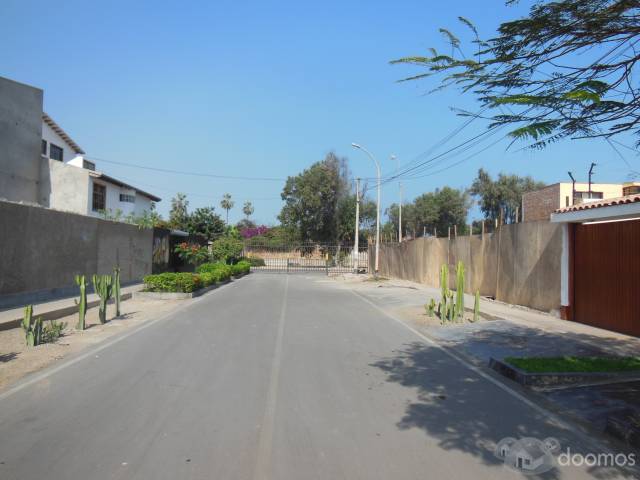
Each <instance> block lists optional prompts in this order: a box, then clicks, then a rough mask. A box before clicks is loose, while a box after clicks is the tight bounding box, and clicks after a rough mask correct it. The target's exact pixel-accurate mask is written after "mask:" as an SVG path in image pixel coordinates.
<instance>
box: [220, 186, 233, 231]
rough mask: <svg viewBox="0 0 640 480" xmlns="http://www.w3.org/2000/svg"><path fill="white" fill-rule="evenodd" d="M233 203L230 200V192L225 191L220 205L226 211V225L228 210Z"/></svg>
mask: <svg viewBox="0 0 640 480" xmlns="http://www.w3.org/2000/svg"><path fill="white" fill-rule="evenodd" d="M234 205H235V203H234V202H233V201H232V200H231V194H229V193H225V194H224V195H223V196H222V200H221V201H220V206H221V207H222V209H223V210H226V211H227V225H228V224H229V210H231V209H232V208H233V206H234Z"/></svg>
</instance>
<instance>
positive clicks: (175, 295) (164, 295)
mask: <svg viewBox="0 0 640 480" xmlns="http://www.w3.org/2000/svg"><path fill="white" fill-rule="evenodd" d="M230 281H231V280H225V281H224V282H216V283H214V284H213V285H209V286H208V287H204V288H201V289H199V290H196V291H195V292H189V293H184V292H144V291H140V292H134V294H133V298H139V299H143V300H188V299H191V298H197V297H200V296H202V295H204V294H205V293H207V292H210V291H211V290H215V289H216V288H219V287H221V286H222V285H226V284H227V283H229V282H230Z"/></svg>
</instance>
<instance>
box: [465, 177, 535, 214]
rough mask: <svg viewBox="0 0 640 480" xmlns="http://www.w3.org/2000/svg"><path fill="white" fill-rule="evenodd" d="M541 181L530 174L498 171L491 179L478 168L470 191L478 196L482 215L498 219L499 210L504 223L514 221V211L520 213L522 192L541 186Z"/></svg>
mask: <svg viewBox="0 0 640 480" xmlns="http://www.w3.org/2000/svg"><path fill="white" fill-rule="evenodd" d="M544 186H545V184H544V183H543V182H537V181H535V180H534V179H533V178H531V177H530V176H526V177H519V176H518V175H507V174H504V173H500V174H499V175H498V179H497V180H493V179H492V178H491V176H490V175H489V173H487V172H486V171H485V170H484V169H482V168H481V169H480V170H478V176H477V177H476V179H475V180H474V181H473V184H472V185H471V189H470V192H471V194H472V195H473V196H475V197H477V198H478V203H479V205H480V210H482V213H483V214H484V217H485V218H487V219H490V220H499V219H500V212H502V214H503V215H504V223H514V222H515V221H516V212H518V211H519V212H520V215H521V214H522V194H523V193H526V192H531V191H533V190H539V189H541V188H543V187H544Z"/></svg>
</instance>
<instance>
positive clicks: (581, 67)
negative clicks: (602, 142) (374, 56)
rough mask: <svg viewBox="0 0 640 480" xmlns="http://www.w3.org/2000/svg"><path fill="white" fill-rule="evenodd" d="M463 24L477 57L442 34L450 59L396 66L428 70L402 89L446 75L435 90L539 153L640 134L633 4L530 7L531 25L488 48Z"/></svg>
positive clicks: (638, 26)
mask: <svg viewBox="0 0 640 480" xmlns="http://www.w3.org/2000/svg"><path fill="white" fill-rule="evenodd" d="M512 3H516V2H515V0H508V1H507V4H512ZM459 19H460V21H461V22H462V23H463V24H464V26H465V28H467V29H468V31H469V32H470V35H471V37H470V38H471V40H470V41H471V43H472V45H473V47H472V51H471V52H466V53H464V52H463V48H462V46H461V45H462V42H461V41H460V39H459V38H458V37H457V36H455V35H454V34H453V33H452V32H450V31H449V30H446V29H440V31H441V32H442V33H443V34H444V36H445V38H446V40H447V41H448V43H449V45H450V47H451V54H450V55H448V54H444V53H440V52H438V51H436V50H435V49H433V48H432V49H430V55H429V56H412V57H405V58H401V59H398V60H395V61H393V62H392V63H404V64H413V65H418V66H420V67H422V68H424V69H425V70H426V71H424V72H422V73H418V74H416V75H413V76H411V77H409V78H407V79H405V80H416V79H420V78H425V77H429V76H432V75H438V74H441V75H442V81H441V84H440V86H439V88H444V87H448V86H457V87H460V88H461V89H462V90H463V91H464V92H472V93H473V94H474V95H475V96H476V97H477V98H478V99H479V101H480V103H481V104H482V107H483V108H482V110H481V112H482V113H481V114H478V115H481V116H482V117H483V118H486V117H489V118H490V119H491V124H490V127H489V128H491V129H493V128H497V127H499V126H502V125H506V126H508V127H509V128H510V129H511V130H510V133H509V135H510V136H511V137H512V138H513V139H514V140H518V139H524V140H527V141H530V142H532V143H530V146H532V147H536V148H543V147H545V146H546V145H548V144H549V143H550V142H554V141H557V140H559V139H562V138H566V137H570V138H585V137H605V138H607V139H608V138H610V137H613V136H615V135H618V134H621V133H623V132H631V133H633V134H635V135H638V134H639V133H640V87H639V86H638V82H637V75H638V61H639V60H640V49H638V48H637V43H638V41H639V39H640V21H639V19H640V8H639V5H638V2H637V1H627V0H555V1H539V2H534V3H533V6H532V7H531V9H530V11H529V15H528V16H526V17H524V18H519V19H517V20H511V21H507V22H504V23H502V24H501V25H500V26H499V28H498V34H497V35H496V36H494V38H491V39H489V40H486V41H483V40H481V39H480V36H479V33H478V31H477V29H476V27H475V26H474V25H473V24H472V22H470V21H469V20H467V19H466V18H463V17H459ZM505 108H506V111H505V110H504V109H505ZM463 114H467V115H469V113H464V112H463Z"/></svg>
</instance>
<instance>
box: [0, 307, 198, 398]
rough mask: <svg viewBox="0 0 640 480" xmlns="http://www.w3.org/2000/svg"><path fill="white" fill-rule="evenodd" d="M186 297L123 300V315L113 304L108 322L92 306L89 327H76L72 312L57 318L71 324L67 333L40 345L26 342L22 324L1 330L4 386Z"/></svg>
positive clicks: (1, 381)
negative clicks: (117, 312)
mask: <svg viewBox="0 0 640 480" xmlns="http://www.w3.org/2000/svg"><path fill="white" fill-rule="evenodd" d="M185 301H186V300H143V299H131V300H127V301H125V302H122V303H121V305H120V310H121V315H120V317H117V318H115V306H114V305H109V306H108V308H107V318H109V319H111V320H110V321H109V322H107V323H106V324H104V325H101V324H100V321H99V320H98V308H97V307H96V308H91V309H89V310H88V311H87V316H86V325H87V329H86V330H84V331H77V330H75V325H76V323H77V321H78V315H77V314H74V315H69V316H67V317H64V318H61V319H59V320H57V321H59V322H65V323H66V324H67V326H66V328H65V330H64V332H63V335H62V336H61V337H60V338H59V339H58V340H57V341H56V342H55V343H45V344H42V345H38V346H37V347H27V346H26V345H25V339H24V332H23V330H22V328H21V327H18V328H13V329H10V330H3V331H0V390H3V389H4V388H5V387H8V386H9V385H11V384H13V383H15V382H16V381H17V380H19V379H20V378H22V377H24V376H25V375H27V374H29V373H32V372H35V371H37V370H40V369H42V368H44V367H46V366H47V365H49V364H51V363H53V362H55V361H57V360H60V359H63V358H65V357H67V356H68V355H70V354H72V353H76V352H79V351H80V350H83V349H85V348H88V347H90V346H91V345H96V344H98V343H100V342H102V341H103V340H105V339H106V338H109V337H111V336H112V335H115V334H117V333H120V332H122V331H123V330H126V329H130V328H133V327H135V326H137V325H140V324H141V323H144V322H146V321H148V320H151V319H154V318H157V317H158V316H159V315H162V314H165V313H167V312H170V311H172V310H174V309H175V308H177V307H178V306H179V305H181V304H182V303H183V302H185ZM46 323H48V322H45V324H46Z"/></svg>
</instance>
